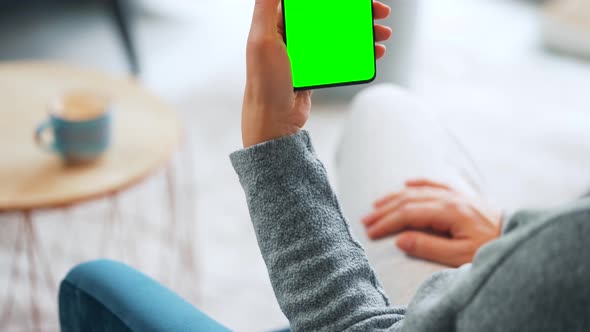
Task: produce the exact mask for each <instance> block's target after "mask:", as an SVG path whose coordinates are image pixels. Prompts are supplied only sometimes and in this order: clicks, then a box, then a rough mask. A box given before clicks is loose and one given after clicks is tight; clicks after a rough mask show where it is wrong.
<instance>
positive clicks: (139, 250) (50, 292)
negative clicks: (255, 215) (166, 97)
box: [0, 63, 195, 331]
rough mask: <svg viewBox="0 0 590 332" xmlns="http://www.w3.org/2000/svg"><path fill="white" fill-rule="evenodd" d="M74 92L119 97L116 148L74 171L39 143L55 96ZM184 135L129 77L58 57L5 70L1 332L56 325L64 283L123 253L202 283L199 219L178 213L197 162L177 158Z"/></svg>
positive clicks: (0, 114)
mask: <svg viewBox="0 0 590 332" xmlns="http://www.w3.org/2000/svg"><path fill="white" fill-rule="evenodd" d="M71 89H83V90H88V91H95V92H97V93H100V94H103V95H108V96H109V97H111V98H112V100H113V101H114V119H115V120H114V133H113V146H112V148H111V149H110V150H109V152H108V153H107V154H106V155H105V156H104V157H103V158H102V159H101V160H100V161H99V162H98V163H96V164H93V165H89V166H84V167H66V166H65V165H63V164H62V162H61V160H60V159H59V157H57V156H55V155H51V154H49V153H47V152H45V151H42V150H41V149H39V148H38V147H37V146H36V145H35V143H34V140H33V136H32V135H33V134H32V133H33V130H34V128H35V126H36V124H38V123H40V122H41V121H43V120H44V119H45V118H46V117H47V115H46V110H45V106H46V105H47V103H48V101H49V100H50V99H51V98H52V97H53V96H55V95H57V94H59V93H62V92H63V91H67V90H71ZM180 133H181V130H180V125H179V121H178V120H177V117H176V114H175V112H174V111H173V110H171V109H170V108H168V107H167V106H166V105H164V104H163V103H162V102H161V101H159V100H158V99H157V98H156V97H154V96H153V95H151V94H150V93H149V92H147V91H146V90H145V89H143V88H142V87H141V86H140V85H139V84H138V83H137V82H135V81H133V80H128V79H117V78H113V77H110V76H108V75H106V74H103V73H100V72H96V71H92V70H83V69H77V68H71V67H67V66H64V65H59V64H48V63H6V64H1V65H0V158H1V159H2V162H1V163H0V183H2V186H0V212H3V213H0V234H2V235H0V264H2V269H0V330H11V329H21V330H32V331H42V330H47V329H48V330H52V331H53V330H55V329H57V326H56V324H57V318H58V317H57V311H56V309H57V308H56V301H57V288H58V284H57V283H58V281H59V279H60V278H61V277H63V275H64V274H65V272H66V271H67V269H69V268H70V267H72V266H73V265H74V264H76V263H79V262H81V261H84V260H89V259H96V258H104V257H107V258H114V259H118V260H123V261H126V262H127V263H129V264H131V265H135V266H136V267H139V268H142V269H143V270H147V271H148V273H149V272H152V275H154V274H155V275H158V276H159V277H160V278H159V279H160V281H162V282H164V283H168V284H170V282H166V280H165V279H166V278H167V277H166V276H167V275H170V274H173V271H171V270H173V269H174V266H180V267H181V268H180V269H181V270H182V273H180V274H187V272H188V274H189V275H191V278H194V275H193V274H192V273H191V272H194V271H195V261H194V256H193V253H194V250H193V241H192V237H191V234H194V227H193V226H194V225H193V223H192V222H188V223H181V222H179V220H194V215H189V216H186V215H183V216H182V217H181V218H179V214H180V213H187V211H188V213H191V209H188V210H187V209H182V207H180V205H183V206H184V205H187V206H188V205H190V204H192V202H190V197H194V194H193V193H187V190H189V191H190V187H189V188H187V187H183V188H181V190H182V192H181V191H179V188H178V186H177V183H178V179H179V177H182V176H185V175H184V174H189V175H190V174H191V172H190V171H187V170H190V168H191V167H192V160H188V159H187V156H182V157H181V156H177V157H176V158H174V159H172V157H173V155H174V153H173V152H174V151H175V150H176V148H177V147H178V144H179V139H180ZM180 158H182V159H180ZM164 165H169V167H167V168H166V169H165V170H164V172H163V173H162V172H157V171H158V170H159V169H161V168H163V166H164ZM156 172H157V174H156V176H153V177H150V178H149V179H147V177H148V175H150V174H152V173H156ZM185 177H186V176H185ZM182 181H183V182H186V181H185V180H182ZM123 190H125V192H123ZM89 200H94V201H93V202H92V203H86V204H83V205H80V206H78V207H77V206H74V204H78V203H81V202H83V201H89ZM113 248H114V249H113ZM173 262H174V263H173ZM56 271H57V273H56ZM160 272H161V274H160ZM162 276H164V277H162ZM162 279H164V280H162ZM172 284H174V281H172ZM170 286H174V285H170ZM3 292H4V293H3Z"/></svg>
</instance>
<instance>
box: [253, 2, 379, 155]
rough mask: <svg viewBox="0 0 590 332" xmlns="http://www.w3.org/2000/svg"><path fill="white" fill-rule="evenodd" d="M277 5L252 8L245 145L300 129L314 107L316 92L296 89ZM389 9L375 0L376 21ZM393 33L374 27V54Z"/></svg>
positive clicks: (272, 3)
mask: <svg viewBox="0 0 590 332" xmlns="http://www.w3.org/2000/svg"><path fill="white" fill-rule="evenodd" d="M279 5H280V0H256V2H255V6H254V15H253V18H252V25H251V28H250V35H249V37H248V46H247V50H246V63H247V74H246V90H245V93H244V103H243V109H242V140H243V144H244V147H246V148H247V147H250V146H253V145H256V144H259V143H263V142H266V141H270V140H273V139H277V138H280V137H284V136H289V135H292V134H295V133H297V132H299V131H300V130H301V128H302V127H303V126H304V125H305V123H306V122H307V119H308V118H309V113H310V111H311V94H312V92H311V91H310V90H306V91H294V89H293V79H292V75H291V64H290V61H289V56H288V54H287V48H286V45H285V41H284V28H283V27H284V24H283V21H282V20H283V15H282V13H281V8H280V6H279ZM390 11H391V10H390V8H389V7H388V6H386V5H384V4H383V3H380V2H378V1H374V2H373V13H374V18H375V19H377V20H379V19H385V18H387V17H388V16H389V14H390ZM390 37H391V29H390V28H388V27H386V26H383V25H375V43H376V44H375V56H376V58H381V57H383V56H384V55H385V51H386V49H385V46H384V45H381V44H378V42H383V41H386V40H388V39H389V38H390ZM334 56H338V55H337V54H335V55H334Z"/></svg>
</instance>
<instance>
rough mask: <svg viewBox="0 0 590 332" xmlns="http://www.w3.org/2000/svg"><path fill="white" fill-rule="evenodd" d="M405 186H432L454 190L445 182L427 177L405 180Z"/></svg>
mask: <svg viewBox="0 0 590 332" xmlns="http://www.w3.org/2000/svg"><path fill="white" fill-rule="evenodd" d="M406 187H432V188H439V189H444V190H448V191H454V190H453V189H452V188H451V187H449V186H447V185H446V184H442V183H440V182H435V181H432V180H427V179H415V180H408V181H406Z"/></svg>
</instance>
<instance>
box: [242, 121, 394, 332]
mask: <svg viewBox="0 0 590 332" xmlns="http://www.w3.org/2000/svg"><path fill="white" fill-rule="evenodd" d="M231 159H232V162H233V165H234V168H235V169H236V171H237V173H238V174H239V176H240V181H241V183H242V186H243V187H244V191H245V193H246V198H247V201H248V206H249V208H250V215H251V217H252V222H253V223H254V227H255V230H256V234H257V237H258V243H259V246H260V250H261V252H262V255H263V257H264V260H265V262H266V266H267V269H268V272H269V275H270V279H271V282H272V285H273V288H274V291H275V295H276V296H277V299H278V301H279V304H280V305H281V308H282V310H283V312H284V313H285V315H286V316H287V317H288V318H289V321H290V322H291V328H292V329H293V330H295V331H344V330H349V329H350V330H358V331H378V330H381V329H382V330H386V329H390V328H391V327H392V326H393V325H394V324H395V323H396V322H398V321H400V320H401V319H402V318H403V313H404V311H403V310H401V309H393V308H390V307H389V302H388V299H387V297H386V295H385V294H384V293H383V290H382V289H381V286H380V285H379V283H378V281H377V278H376V275H375V273H374V272H373V270H372V269H371V267H370V265H369V262H368V261H367V258H366V257H365V253H364V251H363V249H362V248H361V247H360V245H359V244H358V243H357V242H356V241H355V240H354V239H353V238H352V236H351V234H350V232H349V229H348V225H347V223H346V221H345V220H344V218H343V217H342V213H341V212H340V208H339V206H338V202H337V200H336V197H335V196H334V193H333V192H332V189H331V188H330V184H329V182H328V178H327V175H326V171H325V170H324V167H323V165H322V164H321V162H320V161H319V160H318V159H317V158H316V156H315V153H314V151H313V148H312V146H311V142H310V140H309V136H308V134H307V133H306V132H299V133H297V134H294V135H291V136H289V137H283V138H280V139H277V140H274V141H270V142H266V143H262V144H259V145H256V146H254V147H251V148H248V149H245V150H241V151H238V152H236V153H234V154H232V156H231Z"/></svg>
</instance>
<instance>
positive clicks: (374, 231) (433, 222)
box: [367, 201, 463, 240]
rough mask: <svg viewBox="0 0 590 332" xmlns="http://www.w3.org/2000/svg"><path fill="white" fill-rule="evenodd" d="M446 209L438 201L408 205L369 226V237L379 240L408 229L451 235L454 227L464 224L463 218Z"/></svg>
mask: <svg viewBox="0 0 590 332" xmlns="http://www.w3.org/2000/svg"><path fill="white" fill-rule="evenodd" d="M445 207H446V206H445V204H443V203H441V202H437V201H426V202H414V203H409V204H406V205H404V206H403V207H401V208H398V209H397V210H395V211H393V212H391V213H389V214H387V215H386V216H384V217H383V218H381V219H379V220H378V221H376V222H375V223H373V224H371V225H369V226H367V235H368V236H369V238H371V239H373V240H378V239H382V238H384V237H386V236H389V235H393V234H397V233H399V232H401V231H403V230H405V229H408V228H415V229H433V230H435V231H437V232H441V233H450V232H451V229H452V227H453V225H454V224H455V223H456V222H462V221H463V218H462V217H461V216H459V215H457V214H456V213H455V212H454V211H452V210H449V209H446V208H445Z"/></svg>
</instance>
